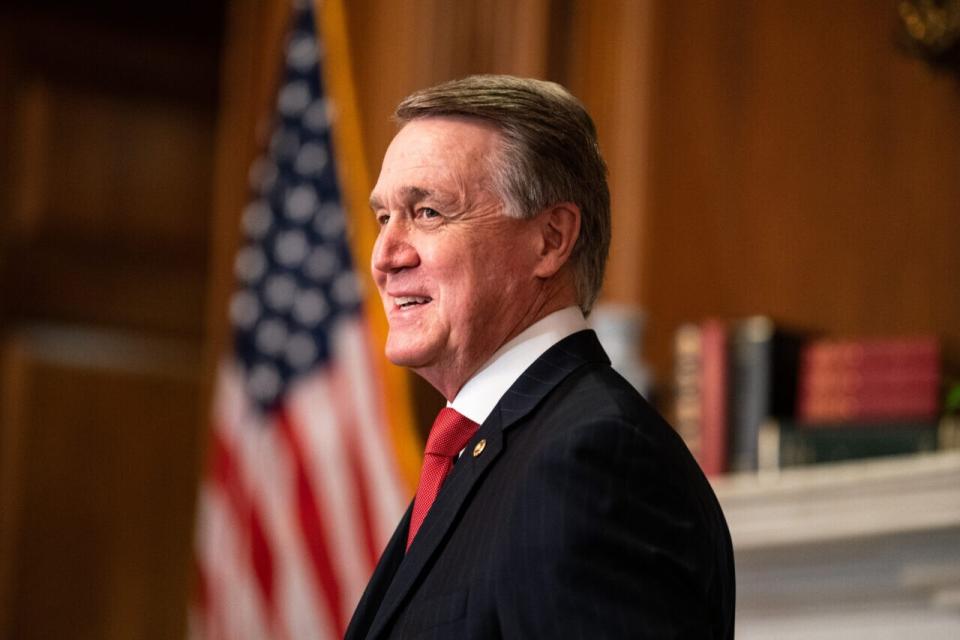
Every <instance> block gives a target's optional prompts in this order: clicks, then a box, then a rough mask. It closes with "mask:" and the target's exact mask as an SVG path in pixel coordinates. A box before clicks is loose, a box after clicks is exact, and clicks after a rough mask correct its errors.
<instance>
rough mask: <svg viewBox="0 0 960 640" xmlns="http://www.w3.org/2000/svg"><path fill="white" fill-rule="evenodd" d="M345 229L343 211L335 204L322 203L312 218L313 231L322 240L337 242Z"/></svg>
mask: <svg viewBox="0 0 960 640" xmlns="http://www.w3.org/2000/svg"><path fill="white" fill-rule="evenodd" d="M345 228H346V222H345V220H344V212H343V210H342V209H341V208H340V207H339V206H338V205H336V204H335V203H332V202H328V203H324V204H323V205H322V206H321V207H320V209H319V210H318V211H317V214H316V216H314V218H313V229H314V231H316V232H317V233H319V234H320V236H321V237H323V239H324V240H337V239H339V237H340V234H342V233H343V231H344V229H345Z"/></svg>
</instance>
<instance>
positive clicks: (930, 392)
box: [798, 336, 941, 423]
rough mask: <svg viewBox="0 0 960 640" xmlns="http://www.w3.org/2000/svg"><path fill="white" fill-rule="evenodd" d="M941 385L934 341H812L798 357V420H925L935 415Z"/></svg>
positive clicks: (928, 339) (901, 339)
mask: <svg viewBox="0 0 960 640" xmlns="http://www.w3.org/2000/svg"><path fill="white" fill-rule="evenodd" d="M940 385H941V367H940V345H939V341H938V340H937V339H936V338H934V337H931V336H921V337H916V338H889V339H869V340H868V339H863V340H819V341H813V342H811V343H810V344H808V345H807V346H806V347H805V348H804V350H803V353H802V356H801V362H800V379H799V390H798V394H799V407H798V416H799V417H800V418H801V419H802V420H804V421H807V422H812V423H815V422H824V421H844V420H847V421H884V420H887V421H889V420H930V419H934V418H936V417H937V415H938V414H939V410H940V402H939V401H940V398H939V395H940Z"/></svg>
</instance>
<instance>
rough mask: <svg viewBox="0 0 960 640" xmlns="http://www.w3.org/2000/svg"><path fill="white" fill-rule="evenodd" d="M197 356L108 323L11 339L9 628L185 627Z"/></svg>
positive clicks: (160, 634) (77, 633)
mask: <svg viewBox="0 0 960 640" xmlns="http://www.w3.org/2000/svg"><path fill="white" fill-rule="evenodd" d="M198 357H199V352H198V350H197V348H196V346H195V345H192V344H190V343H189V342H186V341H169V340H168V341H165V342H163V343H158V342H157V341H156V340H146V339H142V338H139V337H137V336H135V335H132V334H130V335H125V336H118V335H117V334H116V333H115V332H92V331H84V330H64V329H60V328H33V329H30V330H23V331H20V332H17V333H15V334H13V335H8V336H7V339H6V341H5V347H4V352H3V372H4V382H5V385H4V394H3V397H2V403H3V404H2V407H3V412H2V415H0V418H2V420H3V422H2V424H3V431H2V436H3V437H2V442H0V460H2V463H3V466H4V472H3V475H2V477H0V481H2V482H3V487H2V491H3V493H2V496H3V500H4V501H3V505H2V506H3V513H4V515H3V533H2V538H3V545H2V549H3V550H4V551H11V550H12V551H13V553H5V554H4V558H3V567H2V569H3V570H2V572H0V577H2V578H3V585H4V591H5V593H3V595H4V602H3V604H4V605H5V606H4V607H3V608H4V610H5V612H6V616H5V617H6V618H7V619H6V621H5V622H6V625H5V635H4V637H11V638H23V639H27V638H62V637H70V638H91V639H93V638H131V637H136V638H157V639H158V640H159V639H163V638H171V637H182V635H183V633H184V622H185V613H184V609H183V606H182V603H183V602H184V595H185V593H186V588H187V580H188V569H189V566H190V564H189V562H188V558H189V547H190V539H191V535H190V529H191V526H192V520H193V518H192V511H191V509H190V508H189V505H191V504H192V501H193V494H194V491H195V489H196V477H197V475H196V468H195V464H193V458H192V456H191V455H190V452H191V451H195V450H196V449H197V446H198V440H199V437H200V432H199V430H198V429H196V428H195V424H196V416H197V413H198V410H199V400H200V398H199V393H198V385H197V380H196V369H195V368H194V367H190V366H185V365H184V363H189V362H196V361H197V360H198Z"/></svg>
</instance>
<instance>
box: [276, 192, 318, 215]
mask: <svg viewBox="0 0 960 640" xmlns="http://www.w3.org/2000/svg"><path fill="white" fill-rule="evenodd" d="M316 208H317V190H316V189H315V188H314V187H313V185H310V184H301V185H297V186H296V187H293V188H292V189H289V190H288V191H287V194H286V197H285V198H284V202H283V210H284V214H285V215H286V216H287V218H289V219H290V220H293V221H294V222H305V221H306V220H309V219H310V216H312V215H314V212H315V211H316Z"/></svg>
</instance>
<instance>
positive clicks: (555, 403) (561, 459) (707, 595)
mask: <svg viewBox="0 0 960 640" xmlns="http://www.w3.org/2000/svg"><path fill="white" fill-rule="evenodd" d="M480 440H485V441H486V446H485V448H484V449H483V451H482V452H481V453H480V454H479V455H476V456H474V455H473V452H474V448H475V445H476V443H477V442H479V441H480ZM409 520H410V512H409V510H408V511H407V514H406V515H405V516H404V518H403V520H402V521H401V522H400V525H399V526H398V527H397V530H396V532H395V533H394V536H393V538H392V539H391V540H390V542H389V543H388V545H387V548H386V550H385V551H384V553H383V556H382V557H381V559H380V563H379V565H378V566H377V568H376V571H375V572H374V575H373V577H372V578H371V580H370V584H369V585H368V586H367V589H366V592H365V593H364V594H363V598H362V600H361V601H360V604H359V606H358V607H357V610H356V612H355V613H354V616H353V619H352V621H351V622H350V627H349V628H348V630H347V634H346V637H347V638H348V639H350V640H355V639H359V638H371V639H373V638H457V639H461V638H462V639H469V638H500V637H503V638H590V639H593V638H657V639H665V638H733V611H734V573H733V554H732V550H731V544H730V536H729V533H728V531H727V526H726V523H725V521H724V518H723V514H722V513H721V511H720V507H719V506H718V504H717V501H716V498H715V497H714V494H713V492H712V490H711V489H710V486H709V484H708V483H707V481H706V479H705V478H704V476H703V474H702V473H701V472H700V469H699V467H698V466H697V464H696V462H695V461H694V460H693V458H692V457H691V456H690V454H689V452H688V451H687V449H686V447H685V446H684V445H683V443H682V441H681V440H680V438H679V437H678V436H677V435H676V433H675V432H674V430H673V429H672V428H671V427H670V426H669V425H668V424H667V423H666V422H664V420H663V419H662V418H661V417H660V416H659V415H658V414H657V413H656V411H654V410H653V409H652V408H651V407H650V406H649V405H648V404H647V403H646V402H645V401H644V400H643V398H642V397H641V396H640V395H639V394H638V393H637V392H636V391H635V390H634V389H633V388H632V387H631V386H630V385H629V384H628V383H627V382H626V381H624V380H623V378H621V377H620V376H619V375H617V374H616V373H615V372H614V371H613V370H612V369H611V368H610V361H609V359H608V358H607V356H606V354H605V353H604V351H603V349H602V348H601V346H600V343H599V342H598V341H597V338H596V335H595V334H594V333H593V332H592V331H581V332H579V333H576V334H574V335H572V336H569V337H568V338H566V339H564V340H563V341H561V342H559V343H558V344H556V345H554V346H553V347H552V348H551V349H549V350H548V351H547V352H546V353H545V354H543V355H542V356H541V357H540V358H539V359H538V360H537V361H536V362H534V364H532V365H531V366H530V368H529V369H527V371H526V372H524V374H523V375H522V376H521V377H520V378H519V379H518V380H517V381H516V382H515V383H514V384H513V386H512V387H511V388H510V390H509V391H507V393H506V394H504V396H503V398H502V399H501V400H500V402H499V404H498V405H497V407H496V408H495V409H494V410H493V412H492V413H491V415H490V417H489V418H487V420H486V421H485V422H484V423H483V425H481V427H480V429H479V430H478V432H477V434H476V435H475V436H474V438H473V439H472V440H471V441H470V443H469V444H468V445H467V447H466V450H465V452H464V454H463V455H462V456H461V458H460V460H458V461H457V463H456V465H455V466H454V468H453V471H452V472H451V474H450V476H448V478H447V480H446V482H445V483H444V485H443V487H442V489H441V491H440V494H439V495H438V496H437V499H436V502H434V504H433V507H432V508H431V510H430V512H429V513H428V515H427V517H426V520H425V521H424V523H423V525H422V527H421V529H420V531H419V532H418V534H417V537H416V538H415V539H414V541H413V544H412V545H411V547H410V550H409V552H406V553H405V552H404V546H405V541H406V534H407V526H408V523H409Z"/></svg>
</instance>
